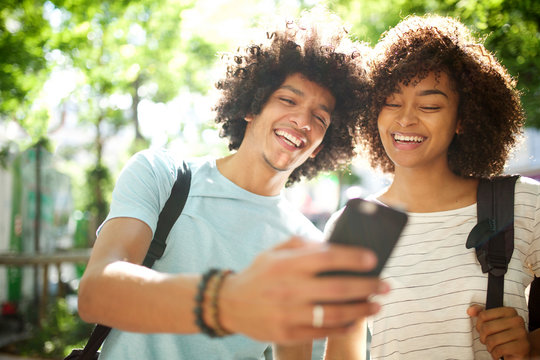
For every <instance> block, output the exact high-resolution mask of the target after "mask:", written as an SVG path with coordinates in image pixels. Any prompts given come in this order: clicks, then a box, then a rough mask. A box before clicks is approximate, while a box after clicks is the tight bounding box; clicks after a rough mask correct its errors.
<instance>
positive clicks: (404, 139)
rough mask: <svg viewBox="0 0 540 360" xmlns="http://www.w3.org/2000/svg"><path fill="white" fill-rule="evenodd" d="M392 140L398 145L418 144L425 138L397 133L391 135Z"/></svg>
mask: <svg viewBox="0 0 540 360" xmlns="http://www.w3.org/2000/svg"><path fill="white" fill-rule="evenodd" d="M392 138H393V139H394V141H395V142H396V143H398V144H420V143H422V142H424V140H426V139H427V138H426V137H425V136H420V135H405V134H399V133H393V134H392Z"/></svg>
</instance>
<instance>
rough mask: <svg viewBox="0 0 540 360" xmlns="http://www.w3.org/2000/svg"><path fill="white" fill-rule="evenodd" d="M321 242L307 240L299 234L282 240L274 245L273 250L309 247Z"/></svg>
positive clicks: (318, 245)
mask: <svg viewBox="0 0 540 360" xmlns="http://www.w3.org/2000/svg"><path fill="white" fill-rule="evenodd" d="M321 245H322V243H320V242H315V241H308V240H306V239H304V238H302V237H299V236H293V237H291V238H290V239H289V240H287V241H284V242H282V243H280V244H278V245H276V246H274V247H273V248H272V249H273V250H287V249H299V248H304V247H305V248H309V247H320V246H321Z"/></svg>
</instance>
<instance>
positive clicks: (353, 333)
mask: <svg viewBox="0 0 540 360" xmlns="http://www.w3.org/2000/svg"><path fill="white" fill-rule="evenodd" d="M366 351H367V320H365V319H364V320H360V321H357V323H356V324H355V325H354V327H353V328H351V329H350V332H349V333H347V334H345V335H336V336H331V337H329V338H328V342H327V344H326V353H325V357H324V359H325V360H343V359H347V360H364V359H365V358H366Z"/></svg>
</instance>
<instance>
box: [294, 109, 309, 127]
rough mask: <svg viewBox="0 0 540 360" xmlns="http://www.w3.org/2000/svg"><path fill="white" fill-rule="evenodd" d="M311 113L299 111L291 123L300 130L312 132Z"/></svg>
mask: <svg viewBox="0 0 540 360" xmlns="http://www.w3.org/2000/svg"><path fill="white" fill-rule="evenodd" d="M311 118H312V115H311V112H308V111H297V112H295V113H294V114H292V115H291V116H290V121H291V122H292V123H293V124H295V125H296V127H297V128H298V129H301V130H305V131H310V130H311Z"/></svg>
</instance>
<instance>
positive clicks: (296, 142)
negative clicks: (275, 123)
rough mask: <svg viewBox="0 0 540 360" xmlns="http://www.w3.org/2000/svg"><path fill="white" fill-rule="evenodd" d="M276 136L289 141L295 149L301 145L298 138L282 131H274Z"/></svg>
mask: <svg viewBox="0 0 540 360" xmlns="http://www.w3.org/2000/svg"><path fill="white" fill-rule="evenodd" d="M276 134H277V135H279V136H282V137H284V138H285V139H287V140H289V142H291V143H292V144H293V145H294V146H296V147H299V146H300V145H302V140H300V139H299V138H297V137H296V136H293V135H291V134H289V133H288V132H286V131H283V130H277V131H276Z"/></svg>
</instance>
